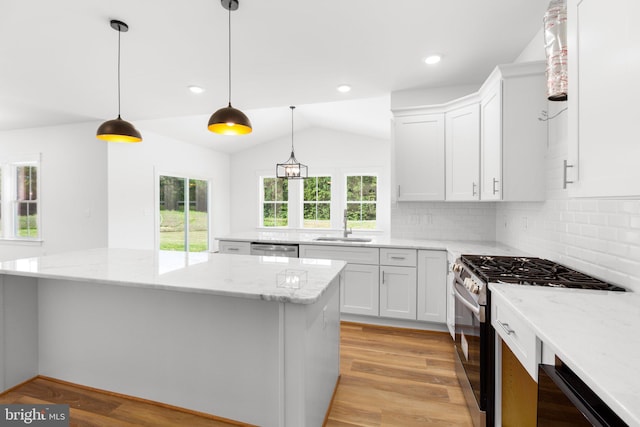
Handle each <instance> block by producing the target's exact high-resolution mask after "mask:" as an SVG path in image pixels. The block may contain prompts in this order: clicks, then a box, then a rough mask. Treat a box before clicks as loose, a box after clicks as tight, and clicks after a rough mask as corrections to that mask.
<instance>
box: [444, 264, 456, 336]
mask: <svg viewBox="0 0 640 427" xmlns="http://www.w3.org/2000/svg"><path fill="white" fill-rule="evenodd" d="M454 263H455V256H454V255H453V254H452V253H447V279H446V280H447V283H446V288H447V296H446V298H445V299H446V303H447V316H446V317H447V329H448V330H449V334H451V338H452V339H454V340H455V339H456V297H455V294H454V291H453V286H454V280H455V273H454V272H453V270H452V268H451V267H452V266H453V264H454Z"/></svg>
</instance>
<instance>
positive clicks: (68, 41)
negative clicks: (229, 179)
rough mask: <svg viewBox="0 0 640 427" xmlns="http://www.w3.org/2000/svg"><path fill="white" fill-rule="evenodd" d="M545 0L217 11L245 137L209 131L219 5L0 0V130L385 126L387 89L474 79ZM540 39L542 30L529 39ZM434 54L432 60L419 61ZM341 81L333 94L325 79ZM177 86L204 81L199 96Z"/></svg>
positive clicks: (217, 65) (220, 46)
mask: <svg viewBox="0 0 640 427" xmlns="http://www.w3.org/2000/svg"><path fill="white" fill-rule="evenodd" d="M547 4H548V0H457V1H452V0H449V1H445V0H401V1H395V2H390V1H382V0H344V1H336V0H315V1H313V0H240V8H239V10H238V11H235V12H232V14H231V29H232V73H233V76H232V95H231V101H232V104H233V105H234V107H236V108H240V109H242V110H243V111H244V112H245V113H246V114H247V115H248V116H249V118H250V119H251V120H252V123H253V127H254V132H253V133H252V134H251V135H248V136H241V137H228V136H219V135H214V134H212V133H210V132H208V131H207V130H206V124H207V120H208V118H209V116H210V115H211V114H212V113H213V112H214V111H215V110H217V109H218V108H220V107H223V106H225V105H226V103H227V88H228V85H227V76H228V69H227V66H228V61H227V31H228V25H227V23H228V12H227V11H226V10H225V9H223V8H222V6H221V5H220V1H219V0H109V1H104V0H55V1H53V0H2V1H1V2H0V16H2V17H3V23H2V25H1V26H0V61H1V64H2V65H1V66H0V130H9V129H20V128H29V127H35V126H47V125H56V124H65V123H75V122H81V121H103V120H107V119H111V118H114V117H115V116H116V114H117V87H116V69H117V68H116V67H117V35H118V33H117V32H116V31H114V30H113V29H112V28H111V27H110V26H109V21H110V20H111V19H120V20H122V21H124V22H126V23H127V24H128V25H129V27H130V29H129V31H128V32H127V33H123V34H122V117H123V118H124V119H125V120H128V121H131V122H133V123H134V125H135V126H136V127H138V128H139V129H140V130H141V131H142V132H143V136H144V131H145V130H147V131H150V132H154V133H159V134H164V135H167V136H171V137H174V138H177V139H180V140H184V141H189V142H193V143H198V144H203V145H206V146H211V147H212V148H214V149H216V150H220V151H225V152H235V151H238V150H242V149H245V148H247V147H249V146H251V145H253V144H257V143H260V142H263V141H267V140H271V139H273V138H277V137H280V136H283V135H288V134H290V132H291V113H290V110H289V108H288V106H289V105H297V106H298V108H297V109H296V111H295V115H296V116H295V121H296V130H299V129H301V128H304V127H307V126H324V127H329V128H335V129H339V130H345V131H349V132H354V133H361V134H366V135H371V136H375V137H385V136H387V135H388V131H389V120H388V118H389V94H390V93H391V92H394V91H399V90H406V89H414V88H415V89H425V88H431V87H440V86H450V85H459V84H477V83H480V82H482V81H483V80H484V78H486V76H487V75H488V74H489V72H490V71H491V70H492V69H493V67H494V66H495V65H496V64H499V63H508V62H512V61H513V60H514V59H515V58H516V57H517V55H518V54H519V53H520V52H521V50H522V49H523V48H524V47H525V45H526V44H527V43H528V42H529V41H530V40H531V38H532V37H533V36H534V35H535V34H536V32H537V31H538V30H539V29H540V27H541V25H542V16H543V14H544V11H545V9H546V7H547ZM541 43H542V40H541ZM430 53H440V54H442V56H443V61H442V62H441V63H440V64H439V65H437V66H431V67H429V66H427V65H425V64H424V63H423V62H422V60H423V59H424V58H425V57H426V56H427V55H428V54H430ZM341 83H349V84H351V85H352V86H353V90H352V91H351V92H349V93H347V94H343V93H339V92H337V91H336V86H337V85H338V84H341ZM189 85H199V86H202V87H204V88H205V89H206V91H205V92H204V93H203V94H201V95H194V94H192V93H191V92H189V91H188V90H187V86H189Z"/></svg>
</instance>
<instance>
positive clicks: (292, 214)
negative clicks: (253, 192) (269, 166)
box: [257, 173, 302, 230]
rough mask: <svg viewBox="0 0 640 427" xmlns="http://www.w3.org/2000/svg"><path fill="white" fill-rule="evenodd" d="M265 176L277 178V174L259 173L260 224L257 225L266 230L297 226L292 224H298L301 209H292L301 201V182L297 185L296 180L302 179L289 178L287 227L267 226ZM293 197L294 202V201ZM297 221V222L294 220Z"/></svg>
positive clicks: (286, 228)
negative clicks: (265, 215)
mask: <svg viewBox="0 0 640 427" xmlns="http://www.w3.org/2000/svg"><path fill="white" fill-rule="evenodd" d="M265 178H276V174H274V173H260V174H258V204H259V206H258V224H257V227H258V228H259V229H264V230H288V229H292V228H296V227H295V226H292V224H297V223H298V222H299V221H300V219H299V217H300V210H299V209H292V206H293V207H295V206H298V205H299V202H300V196H299V192H300V190H299V188H296V187H297V186H299V187H300V188H302V186H301V185H300V184H298V185H296V182H297V183H299V182H300V181H301V180H297V179H290V180H289V188H288V196H289V197H288V199H287V220H288V221H287V225H286V226H285V227H267V226H265V225H264V203H265V200H264V191H263V190H264V179H265ZM292 199H293V200H294V202H292ZM294 221H295V222H294Z"/></svg>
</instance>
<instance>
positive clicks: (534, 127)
mask: <svg viewBox="0 0 640 427" xmlns="http://www.w3.org/2000/svg"><path fill="white" fill-rule="evenodd" d="M544 70H545V64H544V61H536V62H527V63H518V64H509V65H500V66H498V67H496V68H495V70H494V71H493V72H492V73H491V75H490V76H489V78H488V79H487V80H486V81H485V83H484V84H483V85H482V87H481V88H480V92H479V94H480V174H481V177H480V192H481V195H480V199H481V200H505V201H541V200H544V199H545V178H544V177H545V175H544V172H545V163H544V156H545V151H546V149H547V126H546V123H545V122H542V121H540V120H538V118H539V117H540V113H541V112H542V111H543V110H546V109H547V100H546V98H545V93H546V80H545V75H544Z"/></svg>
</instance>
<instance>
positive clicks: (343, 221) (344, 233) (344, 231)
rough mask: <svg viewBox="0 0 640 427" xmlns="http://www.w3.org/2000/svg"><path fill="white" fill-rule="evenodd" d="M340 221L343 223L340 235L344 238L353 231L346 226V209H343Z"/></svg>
mask: <svg viewBox="0 0 640 427" xmlns="http://www.w3.org/2000/svg"><path fill="white" fill-rule="evenodd" d="M342 223H343V225H344V229H343V230H342V237H344V238H345V239H346V238H347V237H348V236H349V234H351V233H353V231H352V230H351V229H350V228H347V210H346V209H345V210H344V215H343V217H342Z"/></svg>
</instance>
